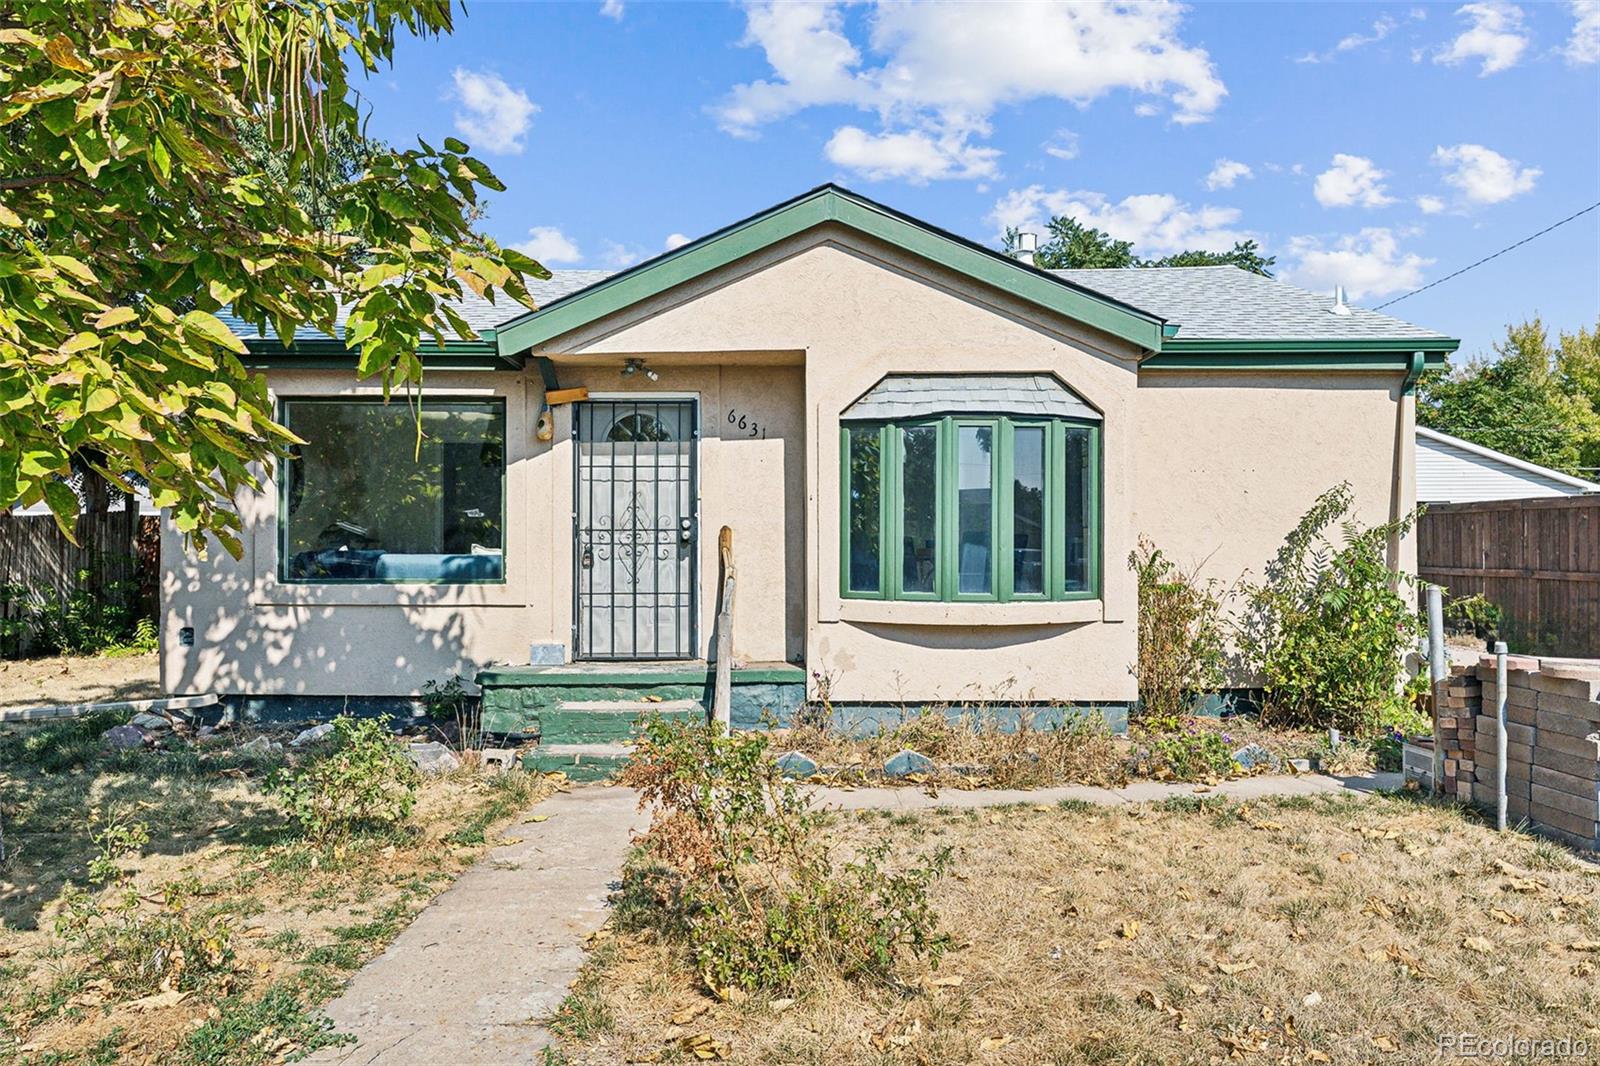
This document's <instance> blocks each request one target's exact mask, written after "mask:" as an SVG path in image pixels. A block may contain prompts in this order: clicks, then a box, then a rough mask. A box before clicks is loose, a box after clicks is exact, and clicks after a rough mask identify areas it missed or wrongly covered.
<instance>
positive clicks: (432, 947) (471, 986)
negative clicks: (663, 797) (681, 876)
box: [305, 787, 649, 1066]
mask: <svg viewBox="0 0 1600 1066" xmlns="http://www.w3.org/2000/svg"><path fill="white" fill-rule="evenodd" d="M637 805H638V798H637V796H636V795H635V794H634V792H633V791H632V790H631V789H623V788H601V787H579V788H575V789H573V790H572V791H571V792H563V793H558V794H557V795H555V796H553V797H551V798H550V799H548V800H545V801H544V802H543V803H540V804H539V805H537V806H536V807H535V808H534V809H533V811H532V812H530V813H534V814H541V815H547V816H548V820H546V821H543V822H538V823H524V824H516V823H513V824H512V825H511V826H509V827H508V828H507V829H506V835H507V836H508V837H520V838H521V843H517V844H511V845H508V846H506V847H501V848H496V849H494V851H493V852H491V853H490V854H489V855H488V856H486V857H485V858H484V859H483V860H482V861H480V862H479V863H478V864H477V865H475V866H474V867H472V869H470V870H468V871H467V872H466V873H464V874H462V875H461V877H460V878H459V879H458V880H457V881H456V883H455V884H453V885H451V886H450V887H449V888H448V889H446V890H445V891H444V892H442V893H440V895H439V897H438V898H437V899H436V900H434V901H433V903H432V904H430V905H429V906H428V907H427V908H425V909H424V910H423V911H422V913H421V914H419V915H417V918H416V921H414V922H412V923H411V925H410V926H409V927H408V928H407V929H406V930H405V931H404V932H403V933H401V934H400V935H399V936H398V937H396V938H395V941H394V943H392V944H390V945H389V948H388V950H387V951H385V952H384V953H383V954H382V955H379V956H378V957H377V958H376V959H373V960H372V961H371V962H369V963H368V964H367V965H366V966H364V967H363V968H362V969H361V970H360V971H359V972H358V973H357V974H356V975H355V977H354V978H352V979H351V981H350V984H349V986H348V987H347V988H346V989H345V990H344V993H343V994H342V995H340V996H339V998H338V999H336V1000H334V1001H333V1002H332V1003H330V1004H328V1008H327V1010H328V1014H329V1015H330V1016H331V1017H332V1018H333V1021H334V1025H335V1026H336V1028H337V1029H338V1031H339V1032H343V1033H350V1034H352V1035H354V1036H355V1037H356V1039H357V1041H358V1042H357V1043H356V1044H353V1045H346V1046H344V1047H341V1048H327V1049H324V1050H323V1051H320V1052H317V1053H316V1054H315V1055H313V1056H311V1057H310V1058H308V1059H306V1060H305V1061H307V1062H316V1063H345V1064H349V1066H356V1064H362V1066H365V1064H368V1063H371V1064H384V1066H397V1064H402V1063H404V1064H412V1063H416V1064H423V1063H427V1064H433V1063H461V1064H469V1063H537V1062H542V1061H543V1050H544V1048H545V1047H547V1046H548V1045H550V1044H551V1043H552V1041H553V1038H552V1037H551V1035H550V1034H549V1033H548V1032H546V1031H545V1030H544V1029H543V1028H542V1027H541V1026H539V1024H538V1019H540V1018H543V1017H545V1016H546V1015H548V1014H549V1013H550V1012H551V1011H553V1010H555V1008H556V1007H557V1006H558V1005H559V1004H560V1003H561V1001H562V1000H563V999H564V998H566V995H567V987H568V985H570V984H571V983H572V980H573V979H574V978H575V977H577V976H578V968H579V967H580V966H582V965H583V957H584V950H583V949H584V941H585V940H586V939H587V938H588V936H589V934H590V933H592V932H594V931H595V930H596V929H598V928H600V926H601V925H602V924H603V923H604V922H605V920H606V897H607V896H608V895H609V894H610V893H611V890H612V888H613V886H614V884H615V882H616V879H617V875H618V873H619V871H620V870H621V869H622V860H623V858H624V857H625V856H626V854H627V850H628V839H629V834H630V833H631V832H632V831H634V830H643V829H644V828H645V827H646V826H648V825H649V818H648V817H647V816H644V815H641V814H640V813H639V812H638V810H637Z"/></svg>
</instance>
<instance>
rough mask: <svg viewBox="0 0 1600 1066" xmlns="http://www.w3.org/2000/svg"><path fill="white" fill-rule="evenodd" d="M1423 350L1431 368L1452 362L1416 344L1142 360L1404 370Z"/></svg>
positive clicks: (1181, 365)
mask: <svg viewBox="0 0 1600 1066" xmlns="http://www.w3.org/2000/svg"><path fill="white" fill-rule="evenodd" d="M1416 351H1422V353H1423V362H1424V365H1425V366H1426V368H1427V369H1429V370H1434V369H1439V368H1442V367H1444V366H1447V365H1448V364H1449V357H1448V354H1447V353H1446V352H1444V351H1427V350H1425V349H1417V348H1412V349H1408V350H1405V351H1394V352H1384V351H1376V352H1375V351H1359V352H1357V351H1352V352H1337V351H1334V352H1317V351H1310V352H1292V351H1291V352H1284V351H1260V352H1237V351H1234V352H1227V351H1219V352H1201V353H1197V354H1194V355H1190V354H1187V353H1183V352H1166V351H1163V352H1161V353H1160V354H1157V355H1152V356H1148V357H1147V358H1145V359H1144V360H1143V361H1142V362H1141V363H1140V364H1139V369H1140V370H1141V371H1145V370H1296V371H1317V370H1369V371H1378V372H1388V373H1395V374H1404V373H1407V372H1409V370H1410V368H1411V359H1412V355H1413V353H1414V352H1416Z"/></svg>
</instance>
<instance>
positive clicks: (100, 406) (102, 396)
mask: <svg viewBox="0 0 1600 1066" xmlns="http://www.w3.org/2000/svg"><path fill="white" fill-rule="evenodd" d="M116 405H117V392H116V390H115V389H108V388H106V387H105V386H101V387H100V388H98V389H95V390H94V391H93V392H91V393H90V394H89V399H88V401H87V402H86V403H85V404H84V405H83V409H84V412H85V413H86V414H91V415H93V414H99V413H100V412H101V411H107V410H110V409H111V408H113V407H115V406H116Z"/></svg>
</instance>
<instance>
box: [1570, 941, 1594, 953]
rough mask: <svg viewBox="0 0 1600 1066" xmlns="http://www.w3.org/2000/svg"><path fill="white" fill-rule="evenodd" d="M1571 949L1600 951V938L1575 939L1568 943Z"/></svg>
mask: <svg viewBox="0 0 1600 1066" xmlns="http://www.w3.org/2000/svg"><path fill="white" fill-rule="evenodd" d="M1567 949H1568V950H1569V951H1600V940H1574V941H1573V942H1572V943H1570V944H1568V945H1567Z"/></svg>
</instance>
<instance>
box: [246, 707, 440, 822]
mask: <svg viewBox="0 0 1600 1066" xmlns="http://www.w3.org/2000/svg"><path fill="white" fill-rule="evenodd" d="M333 726H334V744H333V746H332V750H330V751H329V752H328V753H327V754H326V755H324V756H322V757H320V758H318V759H316V760H315V761H314V762H312V763H310V764H309V765H307V766H304V767H302V768H299V769H285V770H279V771H277V772H275V773H274V774H273V775H272V777H271V778H269V779H268V787H269V788H270V789H271V790H272V791H273V792H274V793H276V794H277V795H278V797H279V798H280V799H281V800H282V801H283V805H284V809H285V810H286V811H287V812H288V815H289V817H290V819H291V820H293V821H294V822H295V824H296V825H298V826H299V828H300V831H301V833H302V834H304V835H305V836H306V837H307V838H308V839H310V840H312V841H313V842H316V843H324V842H326V841H329V840H332V839H337V838H339V837H344V836H349V835H350V834H352V833H358V832H363V831H367V830H373V829H385V828H390V827H393V826H396V825H399V824H401V823H403V822H404V821H405V820H406V819H407V818H409V817H410V815H411V808H412V805H413V804H414V803H415V802H416V796H417V782H418V779H419V775H418V773H417V768H416V767H415V766H413V765H412V763H411V760H410V758H409V757H408V756H407V755H406V753H405V752H404V751H402V750H401V749H400V746H399V745H398V744H397V743H395V741H394V739H393V738H392V737H391V736H390V735H389V732H388V730H386V729H385V728H384V727H383V726H382V725H381V724H380V723H379V722H377V721H375V720H373V719H370V718H367V719H355V718H351V717H348V716H342V717H339V718H335V719H334V720H333Z"/></svg>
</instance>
